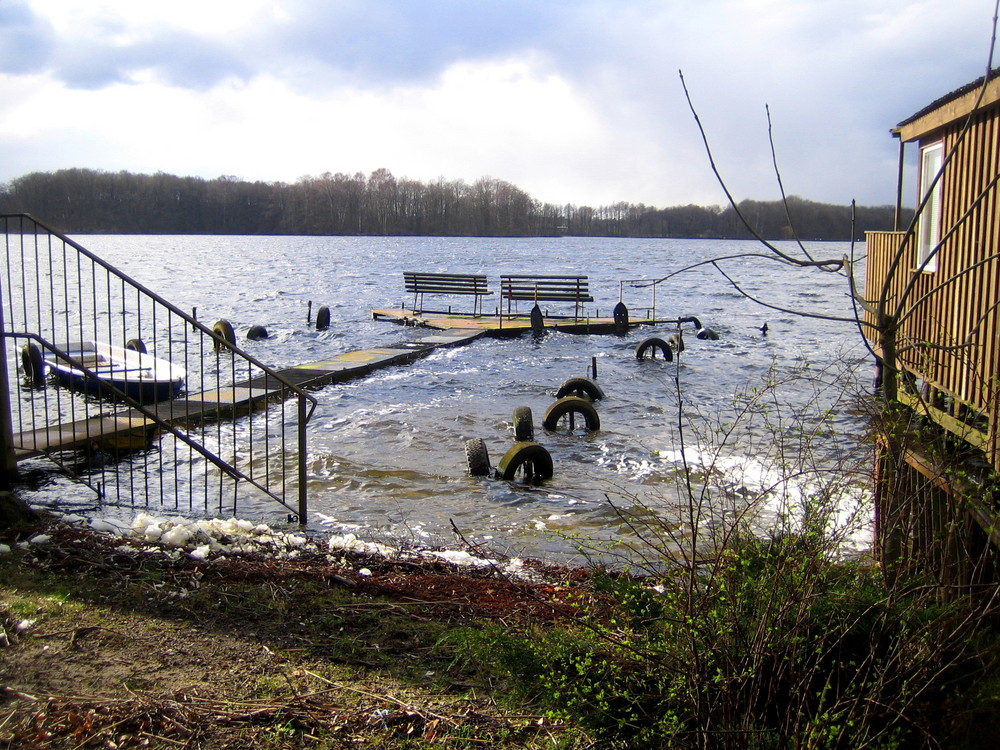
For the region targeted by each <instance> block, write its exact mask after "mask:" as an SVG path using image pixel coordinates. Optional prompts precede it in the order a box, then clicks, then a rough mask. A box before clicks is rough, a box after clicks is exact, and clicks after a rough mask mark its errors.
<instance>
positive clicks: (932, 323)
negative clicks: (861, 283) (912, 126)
mask: <svg viewBox="0 0 1000 750" xmlns="http://www.w3.org/2000/svg"><path fill="white" fill-rule="evenodd" d="M962 125H963V122H961V121H959V122H956V123H953V124H952V125H948V126H946V127H945V128H943V129H942V130H940V131H938V132H936V133H934V134H932V135H931V136H929V137H927V138H925V139H924V140H923V141H922V143H924V144H927V143H932V142H934V141H935V140H938V139H939V138H940V139H942V140H943V141H944V148H945V153H946V154H947V153H948V152H949V151H950V150H951V149H952V148H953V147H954V146H955V144H956V143H957V142H958V138H959V135H960V132H961V129H962ZM998 171H1000V109H998V108H997V107H991V108H990V109H988V110H986V111H983V112H979V113H977V114H976V115H975V116H974V120H973V123H972V126H971V128H970V130H969V132H968V133H967V134H966V136H965V139H964V140H963V141H962V143H961V144H960V145H959V147H958V150H957V151H956V152H955V154H954V156H953V157H952V159H951V161H950V162H949V164H948V165H947V166H946V168H945V172H944V176H943V181H942V194H941V235H942V236H944V235H946V234H948V233H949V232H952V233H951V234H950V236H948V238H947V239H946V240H945V241H944V243H943V244H942V245H941V249H940V250H939V251H938V256H937V257H938V268H937V271H935V272H933V273H920V274H916V276H917V278H915V279H914V278H913V277H914V274H915V266H916V242H915V237H913V236H911V237H908V238H906V241H905V246H904V245H903V244H902V243H903V241H904V237H906V234H905V233H904V232H870V233H868V235H867V246H868V268H867V276H866V279H865V297H866V298H867V299H868V300H869V301H872V302H874V301H876V300H878V298H879V296H880V295H881V293H882V290H883V288H886V289H887V291H888V294H887V301H888V302H889V304H888V305H887V310H889V311H890V312H892V311H894V310H897V311H898V312H899V313H900V316H901V327H900V336H899V346H900V348H901V349H902V348H903V347H907V349H906V351H905V352H904V353H903V354H902V356H901V360H902V363H903V366H904V367H905V368H906V369H907V370H908V371H909V372H911V373H913V374H914V375H915V376H917V377H918V378H919V379H920V380H921V381H923V383H921V385H923V386H925V391H926V392H928V393H930V394H931V399H932V402H933V400H934V399H935V398H937V399H938V401H939V403H937V404H935V405H936V406H940V407H941V408H942V409H944V410H945V411H947V412H948V413H949V414H950V415H951V416H952V417H955V418H957V419H960V420H963V421H965V422H967V423H972V422H975V421H976V420H978V421H979V425H978V426H979V427H980V428H981V429H983V430H984V431H988V432H989V433H990V438H991V439H994V440H995V436H996V432H997V429H996V428H997V426H998V425H1000V418H998V414H997V404H998V401H1000V393H998V389H997V378H998V375H1000V342H998V336H1000V328H998V320H1000V315H998V307H1000V262H998V260H997V258H995V257H992V256H995V255H996V254H997V253H998V252H1000V200H998V197H997V187H996V185H993V186H992V187H991V188H987V186H988V185H989V183H990V181H991V180H992V179H993V178H994V177H995V175H996V174H997V173H998ZM977 199H979V200H980V203H979V204H978V205H977V206H976V207H975V208H973V209H972V210H971V212H970V213H969V215H968V216H967V217H966V218H965V219H964V220H963V215H964V214H965V213H966V212H967V211H968V210H969V207H970V206H972V205H973V203H975V201H976V200H977ZM897 252H900V253H902V260H901V262H900V264H899V265H898V267H897V271H896V273H895V274H894V277H893V278H891V279H888V285H887V286H885V285H886V282H887V275H888V273H889V268H890V264H891V262H892V258H893V257H894V255H895V254H896V253H897ZM981 261H985V262H984V263H983V265H981V266H979V267H977V268H975V269H973V270H971V271H970V270H968V269H970V268H971V267H972V266H973V265H975V264H976V263H978V262H981ZM911 280H913V281H914V282H915V283H914V285H913V288H912V291H911V292H910V293H909V294H908V296H907V298H906V299H905V300H903V304H902V305H900V301H901V296H902V294H903V290H904V288H905V287H906V285H907V284H908V283H910V281H911ZM866 319H867V321H868V322H869V323H874V322H875V321H874V319H873V316H871V315H870V314H869V315H868V316H867V318H866ZM869 336H870V337H871V336H872V334H871V333H869ZM872 341H873V343H874V344H876V345H877V343H878V342H877V341H875V340H874V338H872ZM925 343H926V344H927V345H929V346H924V344H925ZM987 421H988V424H989V426H988V427H987ZM990 453H991V454H992V458H993V461H994V465H995V466H997V468H1000V464H998V454H997V452H996V451H995V450H993V451H990Z"/></svg>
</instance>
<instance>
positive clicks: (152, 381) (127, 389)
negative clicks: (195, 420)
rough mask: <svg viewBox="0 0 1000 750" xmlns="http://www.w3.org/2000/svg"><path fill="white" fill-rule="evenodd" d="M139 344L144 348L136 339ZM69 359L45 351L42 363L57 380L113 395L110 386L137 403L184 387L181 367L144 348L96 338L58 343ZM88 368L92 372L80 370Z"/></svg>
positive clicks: (173, 393)
mask: <svg viewBox="0 0 1000 750" xmlns="http://www.w3.org/2000/svg"><path fill="white" fill-rule="evenodd" d="M139 346H140V348H145V347H143V346H142V345H141V342H140V343H139ZM59 348H60V349H61V350H62V351H64V352H65V353H66V354H68V355H69V361H67V360H66V359H64V358H63V357H59V356H57V355H56V354H55V353H53V352H50V351H46V352H45V354H44V355H42V362H43V365H44V367H45V369H47V370H48V371H49V372H50V373H51V374H52V375H53V376H54V377H55V378H56V379H57V380H58V381H59V382H60V383H62V384H63V385H66V386H69V387H70V388H76V389H77V390H81V391H84V392H85V393H90V394H93V395H98V396H106V397H111V398H113V397H114V396H115V395H116V394H115V393H114V391H112V390H111V389H110V388H108V387H107V386H109V385H110V386H114V387H115V388H117V389H118V390H119V391H121V392H123V393H125V394H126V395H127V396H129V397H130V398H132V399H134V400H135V401H138V402H139V403H143V404H149V403H155V402H157V401H167V400H169V399H172V398H174V397H175V396H177V395H178V394H179V393H180V392H181V389H182V388H183V387H184V378H185V376H186V375H187V373H186V371H185V370H184V368H183V367H180V366H179V365H175V364H173V363H172V362H168V361H167V360H165V359H160V358H158V357H154V356H153V355H152V354H147V353H146V352H144V351H137V350H136V349H131V348H124V347H120V346H112V345H111V344H105V343H103V342H100V341H82V342H78V343H72V344H66V345H65V346H60V347H59ZM83 367H86V368H88V369H89V370H90V371H91V372H92V373H93V375H88V374H87V373H86V372H84V371H83V369H82V368H83Z"/></svg>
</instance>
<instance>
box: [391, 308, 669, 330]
mask: <svg viewBox="0 0 1000 750" xmlns="http://www.w3.org/2000/svg"><path fill="white" fill-rule="evenodd" d="M372 318H373V319H374V320H385V321H389V322H392V323H397V324H399V325H405V326H421V327H425V328H433V329H436V330H439V331H455V330H459V331H460V330H475V331H479V332H480V333H482V334H483V335H486V336H491V337H508V336H520V335H521V334H523V333H526V332H529V331H532V330H534V327H533V325H532V320H531V316H530V315H476V316H472V315H468V314H465V315H463V314H458V313H448V312H431V311H423V312H413V311H412V310H410V309H408V308H384V309H378V310H372ZM539 320H540V322H541V326H542V328H543V329H544V330H549V331H562V332H564V333H582V334H586V333H592V334H607V333H618V332H619V331H620V330H621V326H622V324H621V323H620V322H619V321H616V320H615V319H614V318H598V317H579V318H577V317H572V316H547V315H542V316H541V317H540V318H539ZM655 323H656V320H654V319H653V318H632V319H629V320H628V321H627V322H626V323H625V324H624V325H625V327H626V328H635V327H637V326H643V325H653V324H655Z"/></svg>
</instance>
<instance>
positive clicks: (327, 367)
mask: <svg viewBox="0 0 1000 750" xmlns="http://www.w3.org/2000/svg"><path fill="white" fill-rule="evenodd" d="M485 334H486V331H485V330H483V329H480V328H473V327H469V326H466V327H465V328H452V329H450V330H447V331H435V332H431V333H428V335H426V336H422V337H420V338H418V339H414V340H412V341H404V342H401V343H398V344H393V345H391V346H386V347H380V348H378V349H365V350H361V351H351V352H344V353H342V354H338V355H336V356H334V357H331V358H330V359H328V360H324V361H322V362H312V363H310V364H305V365H298V366H296V367H290V368H288V369H285V370H280V371H278V372H279V374H280V375H281V376H282V377H283V378H285V379H286V380H287V381H288V382H290V383H292V384H293V385H297V386H299V387H301V388H306V389H309V388H320V387H322V386H324V385H328V384H330V383H339V382H343V381H345V380H351V379H353V378H359V377H364V376H365V375H368V374H369V373H371V372H374V371H375V370H379V369H382V368H384V367H390V366H392V365H400V364H406V363H408V362H413V361H414V360H416V359H420V358H421V357H424V356H426V355H428V354H430V353H431V352H432V351H434V350H435V349H440V348H446V347H452V346H461V345H462V344H467V343H469V342H470V341H474V340H475V339H477V338H479V337H480V336H483V335H485ZM288 391H289V389H288V388H287V387H286V386H285V385H284V384H283V383H281V381H279V380H277V379H276V378H274V377H271V376H261V377H258V378H254V379H252V380H247V381H243V382H240V383H235V384H233V385H232V386H229V387H225V388H220V389H218V390H211V391H206V392H204V393H194V394H186V395H183V396H181V397H180V398H177V399H174V400H172V401H162V402H160V403H157V404H151V405H149V406H147V407H146V410H147V411H149V412H152V413H153V414H155V415H156V417H157V418H159V419H160V420H162V421H164V422H166V423H168V424H178V425H182V424H195V423H198V422H203V421H210V420H217V419H223V418H233V417H238V416H242V415H245V414H249V413H250V412H252V411H254V410H256V409H258V408H261V407H263V406H264V404H266V403H267V402H268V401H272V400H280V399H284V398H285V397H286V396H287V395H288V393H287V392H288ZM156 428H157V423H156V421H155V420H154V419H150V418H149V417H148V416H147V415H146V414H144V413H143V412H141V411H139V410H133V409H128V410H123V411H121V412H115V413H110V414H106V415H102V416H99V417H92V418H90V419H86V420H81V421H78V422H72V423H68V424H59V425H54V426H51V427H45V428H41V429H38V430H31V431H28V432H22V433H19V434H17V435H14V440H13V443H14V446H15V447H14V454H15V457H16V460H18V461H21V460H24V459H27V458H31V457H34V456H40V455H44V454H47V453H52V452H57V451H64V450H73V449H77V448H84V447H88V446H91V445H93V444H95V443H99V444H100V445H101V447H102V448H105V449H108V448H110V449H117V450H126V449H138V448H141V447H142V446H144V445H148V444H149V442H150V440H151V439H152V437H153V434H154V433H155V431H156Z"/></svg>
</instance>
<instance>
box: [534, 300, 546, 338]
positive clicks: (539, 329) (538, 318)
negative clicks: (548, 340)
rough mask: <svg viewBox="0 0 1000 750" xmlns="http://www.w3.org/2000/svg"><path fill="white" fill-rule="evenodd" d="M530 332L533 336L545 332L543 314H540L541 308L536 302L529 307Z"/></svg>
mask: <svg viewBox="0 0 1000 750" xmlns="http://www.w3.org/2000/svg"><path fill="white" fill-rule="evenodd" d="M531 332H532V333H533V334H534V335H535V336H541V335H543V334H544V333H545V316H543V315H542V308H540V307H539V306H538V305H537V304H536V305H535V306H534V307H532V308H531Z"/></svg>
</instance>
